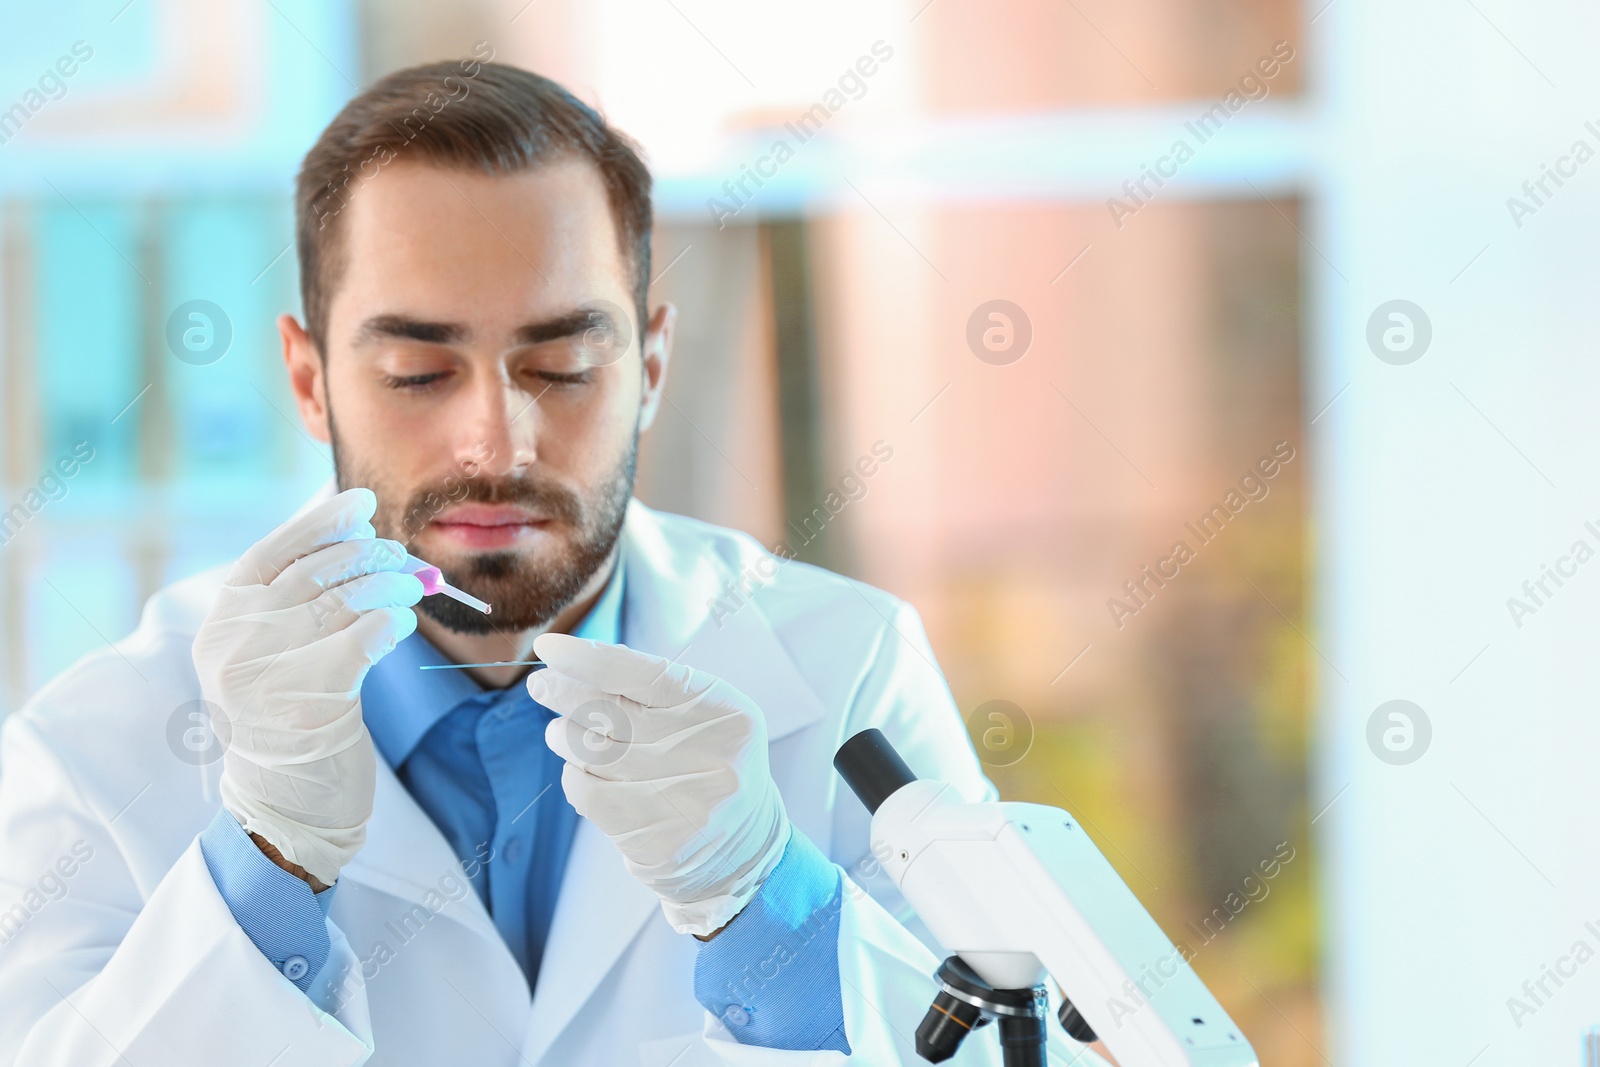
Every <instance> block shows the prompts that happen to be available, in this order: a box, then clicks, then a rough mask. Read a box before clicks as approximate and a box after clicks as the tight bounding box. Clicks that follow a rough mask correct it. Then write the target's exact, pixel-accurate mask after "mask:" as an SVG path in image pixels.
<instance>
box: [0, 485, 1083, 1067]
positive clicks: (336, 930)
mask: <svg viewBox="0 0 1600 1067" xmlns="http://www.w3.org/2000/svg"><path fill="white" fill-rule="evenodd" d="M623 545H624V548H623V551H624V553H625V556H626V565H627V582H626V591H625V592H626V596H625V603H624V608H623V610H624V627H625V634H626V635H627V637H628V640H629V643H630V644H631V645H632V646H633V647H635V648H638V649H641V650H643V651H645V652H650V653H654V654H656V655H660V656H667V657H678V658H680V659H682V660H683V661H685V662H687V663H689V664H691V665H693V666H695V667H698V668H700V669H701V670H704V671H709V672H710V673H712V674H715V675H719V676H721V677H723V678H725V679H727V680H728V681H729V682H731V683H733V685H735V686H736V687H738V688H739V689H740V690H742V691H743V692H745V693H747V694H748V695H749V696H751V697H752V698H754V700H755V701H756V703H757V704H758V705H759V706H760V707H761V709H762V711H763V712H764V713H765V715H766V718H767V730H768V734H769V735H770V738H771V767H772V773H773V776H774V778H775V779H776V780H777V783H778V786H779V788H780V789H781V791H782V793H783V798H784V801H785V803H786V805H787V807H788V812H789V816H790V818H791V819H792V820H793V821H794V823H795V825H796V826H798V827H799V828H800V829H801V830H802V831H804V832H805V833H806V835H807V836H809V837H810V839H811V840H812V841H814V842H815V843H816V844H817V846H818V847H819V848H821V849H822V850H823V852H824V853H826V854H827V855H828V856H829V858H830V859H832V860H833V861H834V862H835V863H837V864H839V865H840V866H841V867H842V868H844V869H845V871H846V872H848V873H849V874H851V875H853V876H854V878H855V881H854V882H852V881H850V880H847V881H846V883H845V885H846V894H845V904H844V908H843V911H842V913H841V934H840V945H839V962H840V971H841V976H842V979H843V991H844V1006H845V1024H846V1033H847V1034H848V1037H849V1041H850V1043H851V1045H852V1048H853V1054H852V1055H851V1056H850V1057H845V1056H844V1055H842V1054H840V1053H837V1052H785V1051H779V1050H773V1049H763V1048H758V1047H753V1046H744V1045H740V1044H738V1043H737V1042H735V1041H734V1040H733V1039H732V1038H731V1037H730V1036H729V1035H728V1032H727V1031H726V1030H725V1029H724V1028H723V1027H722V1026H721V1024H720V1022H719V1021H718V1020H717V1019H716V1018H715V1017H714V1016H712V1015H710V1014H709V1013H707V1012H706V1011H705V1010H704V1009H703V1008H702V1007H701V1006H700V1004H699V1003H698V1002H697V1001H696V1000H695V999H694V993H693V968H694V960H695V954H696V950H697V948H698V946H699V943H698V942H696V941H695V940H694V939H693V938H692V937H689V936H688V935H684V934H678V933H676V932H674V931H673V930H672V928H671V927H670V926H669V925H668V924H667V922H666V920H665V918H664V916H663V915H662V912H661V909H660V907H659V905H658V903H657V900H656V897H655V896H654V894H653V893H651V891H650V890H648V889H646V888H644V887H643V886H641V885H640V884H639V883H637V882H636V881H634V879H633V878H632V877H630V876H629V874H628V872H627V870H626V869H625V868H624V866H623V864H622V860H621V858H620V856H619V854H618V853H617V851H616V849H615V848H614V847H613V846H612V845H611V843H610V842H609V841H608V840H607V839H606V838H605V837H604V836H603V835H602V834H601V833H600V832H599V831H598V830H596V829H595V827H594V826H593V825H591V824H590V823H588V822H587V821H585V820H580V821H579V825H578V829H577V833H576V836H575V838H574V841H573V845H572V853H571V858H570V861H569V863H568V866H567V869H566V873H565V876H564V879H563V881H562V885H561V893H560V898H559V901H558V904H557V907H556V912H555V917H554V924H553V927H552V930H551V934H550V939H549V943H548V945H547V946H546V949H545V953H544V959H543V965H542V969H541V971H540V974H539V982H538V991H537V994H536V995H534V996H532V997H530V996H529V992H528V987H527V983H526V981H525V979H524V978H523V975H522V973H521V971H520V970H519V968H518V967H517V964H516V962H515V961H514V960H513V958H512V956H511V954H510V952H509V951H508V950H507V949H506V946H505V944H504V943H503V942H502V940H501V938H500V936H499V934H498V932H497V931H496V930H495V927H494V924H493V921H492V920H491V919H490V917H489V915H488V913H487V912H486V911H485V909H484V907H483V905H482V903H481V902H480V901H479V899H478V897H477V894H476V893H474V892H473V891H471V889H470V888H466V883H465V881H464V876H463V872H462V869H461V865H460V863H459V861H458V860H457V858H456V856H455V855H454V854H453V853H452V851H451V849H450V846H449V845H448V844H447V843H446V841H445V838H444V837H443V836H442V834H441V833H440V832H439V830H438V829H437V828H436V827H435V826H434V825H433V823H432V822H431V821H430V820H429V818H428V817H427V815H426V814H424V813H423V811H422V809H421V808H419V807H418V806H417V804H416V802H415V801H414V800H413V799H412V798H411V796H410V794H408V793H407V792H406V790H405V789H404V787H402V786H401V785H400V783H399V781H398V780H397V779H396V778H395V776H394V774H393V773H392V772H391V771H390V770H389V768H388V767H387V766H386V765H385V764H384V762H383V760H382V759H381V758H380V759H379V760H378V783H377V792H376V797H375V802H374V808H373V815H372V820H371V822H370V824H369V827H368V832H367V840H366V844H365V846H364V847H363V848H362V850H361V852H360V854H359V855H358V856H357V857H356V859H355V860H354V862H352V863H351V864H350V865H349V866H347V867H346V868H345V869H344V871H343V873H342V875H341V877H340V879H339V886H338V889H337V891H336V892H335V895H334V900H333V906H332V910H331V913H330V915H329V917H328V932H329V935H330V937H331V939H332V943H333V951H332V955H331V957H330V958H329V961H328V964H327V966H326V967H324V968H323V970H322V972H321V973H320V975H319V985H318V987H317V988H315V989H313V991H312V994H311V995H309V996H308V995H307V994H305V993H302V992H301V991H300V990H299V989H297V988H296V987H295V986H294V985H293V984H291V983H290V982H289V981H288V980H287V979H286V978H284V977H283V975H281V974H280V973H279V972H278V971H277V969H275V968H274V967H273V965H272V964H271V963H269V962H268V961H267V960H266V958H265V957H264V956H262V954H261V953H260V952H259V951H257V949H256V948H255V946H254V945H253V944H252V943H251V942H250V940H249V939H248V938H247V937H246V936H245V934H244V932H243V930H241V929H240V927H239V926H238V924H237V923H236V922H235V921H234V919H233V916H232V914H231V913H230V912H229V910H228V906H227V904H226V903H225V902H224V901H223V899H222V897H221V896H220V895H219V893H218V891H217V888H216V885H215V884H214V883H213V882H212V880H211V877H210V874H209V873H208V872H207V869H206V865H205V862H204V859H203V858H202V856H201V853H200V849H199V845H198V843H197V841H196V836H197V835H198V834H199V832H200V830H201V829H202V828H204V827H205V825H206V824H207V822H208V821H209V820H210V819H211V817H212V815H213V814H214V813H215V812H216V810H217V808H218V806H219V802H218V792H217V779H218V776H219V775H220V773H221V767H222V763H221V761H220V760H216V761H214V762H211V763H209V765H206V766H201V767H197V766H195V765H194V764H193V762H184V761H183V760H182V759H180V758H178V757H177V756H175V755H174V747H173V742H172V741H171V740H170V738H171V737H172V736H173V733H172V728H171V724H172V722H173V721H174V719H175V718H176V719H178V720H179V727H178V729H179V730H180V731H181V728H182V726H184V725H187V719H186V718H185V717H184V716H185V712H184V710H183V709H184V705H186V704H188V703H189V702H191V701H195V700H198V699H199V697H200V693H199V687H198V683H197V682H196V678H195V671H194V667H193V664H192V662H191V658H190V647H191V642H192V639H193V636H194V633H195V630H196V628H197V626H198V625H199V623H200V621H201V620H202V619H203V617H204V616H205V614H206V611H207V609H208V606H209V604H210V602H211V599H212V596H213V593H214V590H215V589H216V587H217V584H218V582H219V581H220V579H221V575H222V573H223V571H224V569H218V570H213V571H210V572H207V573H205V574H201V575H198V576H196V577H194V578H190V579H186V580H184V581H181V582H178V583H176V584H174V585H172V586H170V587H168V588H166V589H164V590H162V591H161V592H159V593H158V594H156V595H155V596H154V597H152V598H151V600H150V602H149V604H148V605H147V606H146V608H145V611H144V614H143V617H142V619H141V620H140V623H139V626H138V628H137V629H136V630H135V631H134V633H133V634H132V635H131V636H129V637H127V638H126V639H124V640H122V641H119V642H117V644H116V645H115V647H113V648H106V649H102V650H100V651H97V652H94V653H92V654H90V655H88V656H86V657H85V658H84V659H83V660H81V661H80V662H78V663H77V664H76V665H75V666H73V667H72V668H71V669H69V670H68V671H67V672H66V673H65V674H63V675H62V676H61V677H59V678H57V679H56V680H55V681H53V682H51V683H50V684H49V685H48V686H46V687H45V688H44V689H43V690H42V691H40V692H39V694H38V695H37V696H36V697H34V699H33V700H32V701H31V702H30V703H29V704H28V705H27V706H26V707H25V708H23V709H22V710H21V711H19V712H17V713H16V714H15V715H12V716H11V717H10V718H9V719H8V720H7V721H6V722H5V724H4V730H3V740H0V942H3V943H0V1067H11V1065H16V1067H44V1065H62V1067H67V1065H70V1067H97V1065H105V1067H112V1065H113V1064H120V1065H123V1067H130V1065H131V1067H145V1065H152V1067H154V1065H159V1067H183V1065H189V1064H194V1065H202V1064H203V1065H227V1067H239V1065H245V1064H259V1065H267V1064H271V1065H273V1067H290V1065H296V1067H299V1065H309V1067H344V1065H354V1064H370V1065H372V1067H379V1065H385V1067H391V1065H392V1067H402V1065H405V1067H410V1065H416V1067H423V1065H428V1067H435V1065H453V1064H470V1065H473V1067H496V1065H505V1067H511V1065H513V1064H524V1065H528V1067H546V1065H550V1067H557V1065H559V1067H586V1065H593V1067H618V1065H629V1067H631V1065H634V1064H638V1065H660V1067H667V1065H669V1064H670V1065H672V1067H693V1065H695V1064H746V1065H750V1067H767V1065H770V1067H785V1065H796V1064H815V1065H824V1064H837V1063H843V1062H846V1061H847V1060H848V1061H849V1062H854V1063H863V1064H873V1065H885V1064H895V1063H907V1064H910V1063H920V1062H922V1061H921V1060H920V1059H918V1058H917V1057H916V1055H915V1052H914V1049H913V1047H912V1043H911V1041H912V1035H913V1033H914V1031H915V1029H916V1026H917V1023H918V1022H919V1021H920V1019H921V1017H922V1015H923V1012H924V1011H925V1010H926V1008H927V1006H928V1003H929V1001H930V999H931V998H932V996H933V993H934V984H933V980H932V978H931V977H930V975H931V972H932V971H933V969H934V967H935V966H936V965H937V958H936V957H935V956H934V955H933V953H932V952H930V951H929V949H928V948H927V947H926V946H925V945H924V944H923V943H922V941H920V940H919V939H918V938H917V937H915V936H913V935H912V933H911V932H910V931H909V930H908V927H907V926H906V925H902V924H901V922H899V921H897V920H896V919H895V918H893V917H891V913H890V911H888V910H886V907H885V904H886V905H887V906H888V907H890V908H903V901H901V900H900V898H899V897H898V894H897V893H896V892H895V891H894V889H893V887H892V885H891V884H889V883H888V882H887V879H886V878H885V877H884V876H883V875H882V874H881V873H877V874H876V876H875V877H869V875H872V873H873V872H872V868H871V861H870V858H869V850H868V841H867V827H868V818H867V815H866V812H865V810H864V809H863V808H862V806H861V804H860V803H859V802H858V801H857V800H856V798H855V797H854V796H853V795H851V794H850V793H849V791H848V790H847V789H845V788H844V787H843V785H842V783H841V781H840V780H839V778H838V776H837V775H836V774H835V773H834V771H833V769H832V763H831V759H832V756H833V753H834V751H835V749H837V747H838V746H839V744H840V743H841V742H842V741H844V740H845V738H847V737H848V736H850V735H851V734H853V733H855V732H856V731H858V730H861V729H864V728H865V727H868V726H876V727H879V728H881V729H882V730H883V731H884V732H885V733H886V734H888V735H889V737H890V738H891V739H892V740H893V741H894V742H895V744H896V745H897V746H898V747H899V748H900V751H901V752H902V753H903V754H904V756H905V757H906V760H907V762H908V763H909V764H910V765H911V767H912V768H914V769H915V770H916V771H917V772H918V773H919V774H920V775H922V776H924V777H929V778H935V777H936V778H942V779H944V780H947V781H950V782H952V783H954V784H956V785H957V786H958V787H959V788H960V789H961V791H962V792H963V793H964V794H965V795H967V796H969V797H971V798H974V799H976V798H982V797H992V796H993V787H992V786H991V785H990V783H989V782H988V781H987V779H985V778H984V776H983V774H982V772H981V770H980V767H979V764H978V762H977V760H976V759H975V758H974V756H973V752H972V748H971V746H970V744H969V742H968V740H967V737H966V734H965V731H964V730H963V727H962V723H961V719H960V716H959V714H958V713H957V710H956V707H955V705H954V702H953V701H952V699H951V695H950V692H949V689H948V688H947V686H946V684H945V682H944V680H943V678H942V677H941V675H940V674H939V673H938V671H937V669H936V667H935V666H934V659H933V652H932V650H931V649H930V648H929V645H928V641H927V638H926V636H925V634H924V631H923V628H922V624H921V621H920V620H919V619H918V617H917V614H916V612H915V611H914V610H913V609H912V608H911V607H909V606H908V605H906V604H905V603H903V602H902V601H900V600H897V599H896V598H894V597H892V596H890V595H888V594H886V593H884V592H882V591H880V590H877V589H873V588H871V587H870V586H866V585H862V584H860V583H858V582H853V581H848V580H846V579H844V578H841V577H840V576H838V575H835V574H832V573H829V572H827V571H823V570H820V569H818V568H814V567H809V566H806V565H804V564H801V563H795V562H789V563H783V564H782V565H781V567H779V568H778V570H777V573H776V575H775V576H773V577H772V578H771V579H770V581H766V582H765V584H763V579H762V577H761V575H762V574H763V572H767V573H770V572H771V570H772V568H771V566H770V565H769V564H767V563H764V562H763V558H764V557H766V554H765V553H764V551H763V550H762V548H761V547H760V546H759V545H758V544H757V543H756V542H755V541H754V540H753V539H751V538H749V537H748V536H745V535H743V534H739V533H736V532H733V531H730V530H725V529H721V528H719V527H715V526H711V525H708V524H705V523H701V522H697V521H694V520H691V519H687V518H683V517H681V516H674V515H668V514H663V513H660V512H656V511H653V510H651V509H649V508H646V507H645V506H643V505H642V504H640V503H639V502H638V501H637V500H634V501H632V502H631V503H630V505H629V510H628V515H627V520H626V523H625V526H624V533H623ZM766 558H767V559H770V557H766ZM758 565H759V566H758ZM741 575H743V576H745V577H744V579H743V581H744V585H745V588H746V589H747V590H756V591H755V593H754V596H753V597H752V598H750V600H749V602H748V603H744V604H743V605H742V606H736V604H737V601H734V600H730V599H729V596H730V593H731V592H733V591H735V590H737V589H738V588H739V584H740V581H741ZM719 600H720V601H721V607H720V608H718V607H715V606H714V604H715V603H716V602H717V601H719ZM730 609H732V610H731V611H730ZM179 750H182V749H181V746H179ZM86 855H87V858H85V856H86ZM864 860H865V861H866V863H865V865H863V861H864ZM68 871H70V874H69V873H67V872H68ZM858 883H859V884H863V885H867V886H868V887H869V888H870V893H869V892H867V891H863V890H861V889H858V888H857V887H856V886H857V884H858ZM880 900H881V901H882V902H883V903H880ZM13 901H16V902H18V904H17V906H16V907H13V906H12V902H13ZM19 908H20V911H19ZM6 909H9V911H8V910H6ZM752 962H753V963H756V964H757V965H758V966H759V965H760V961H752ZM768 966H770V965H768ZM341 979H342V983H341V984H339V988H338V989H335V988H332V985H333V984H334V983H339V982H340V980H341ZM1051 1029H1052V1030H1053V1031H1054V1034H1053V1035H1052V1038H1051V1041H1052V1050H1053V1062H1055V1060H1054V1054H1055V1053H1059V1055H1060V1062H1063V1063H1066V1062H1074V1061H1075V1062H1084V1063H1086V1062H1093V1063H1098V1062H1099V1061H1098V1060H1097V1059H1095V1058H1094V1057H1092V1056H1090V1055H1087V1054H1084V1055H1082V1058H1081V1059H1078V1058H1077V1057H1078V1056H1079V1055H1080V1051H1079V1048H1078V1046H1077V1045H1076V1044H1074V1043H1073V1042H1071V1041H1070V1040H1069V1039H1067V1038H1065V1037H1064V1036H1063V1035H1062V1034H1061V1032H1060V1028H1059V1027H1058V1026H1055V1025H1054V1024H1053V1023H1052V1025H1051ZM953 1062H956V1063H974V1064H976V1063H984V1064H998V1063H999V1057H998V1053H997V1052H996V1049H995V1038H994V1030H993V1028H992V1027H987V1028H985V1029H984V1030H982V1031H979V1032H978V1034H976V1035H974V1037H973V1038H971V1039H969V1040H968V1041H967V1042H966V1045H965V1046H964V1047H963V1049H962V1052H961V1054H960V1055H959V1056H958V1057H957V1058H956V1060H955V1061H953Z"/></svg>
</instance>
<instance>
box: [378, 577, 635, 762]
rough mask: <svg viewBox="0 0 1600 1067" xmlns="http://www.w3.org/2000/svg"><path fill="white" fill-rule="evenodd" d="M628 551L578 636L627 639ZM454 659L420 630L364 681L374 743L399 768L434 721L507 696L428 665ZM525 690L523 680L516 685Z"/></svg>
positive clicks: (608, 640)
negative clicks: (625, 583)
mask: <svg viewBox="0 0 1600 1067" xmlns="http://www.w3.org/2000/svg"><path fill="white" fill-rule="evenodd" d="M622 585H623V566H622V553H620V552H619V553H618V554H617V562H616V566H615V567H613V568H612V571H611V577H610V579H608V580H607V582H606V585H605V588H604V589H602V590H601V591H600V597H599V599H597V600H596V601H595V602H594V606H593V607H592V608H590V609H589V613H588V614H587V615H585V616H584V617H583V620H582V621H581V622H579V623H578V625H577V626H576V627H575V628H574V629H573V631H572V632H573V635H574V636H576V637H586V638H589V639H590V640H594V641H603V642H605V643H606V644H612V645H615V644H621V643H622ZM449 662H450V659H449V658H448V657H447V656H445V654H444V653H443V652H440V651H439V650H438V648H436V647H434V644H433V642H432V641H429V640H428V639H427V638H426V637H424V636H422V634H421V633H420V632H418V633H414V634H412V635H411V636H410V637H408V638H406V639H405V640H404V641H401V642H400V643H399V644H398V645H396V646H395V649H394V651H393V652H391V653H389V654H388V655H387V656H385V657H384V658H383V659H381V660H379V661H378V662H377V663H376V664H375V665H374V666H373V667H372V669H371V670H369V671H368V672H367V677H366V680H365V681H364V682H362V684H361V712H362V718H363V719H365V720H366V724H367V730H368V732H369V733H371V734H372V743H373V744H374V745H375V746H377V749H378V751H379V752H380V753H381V754H382V755H383V758H384V760H385V761H386V762H387V763H388V764H389V766H390V767H391V768H394V769H398V768H399V766H400V765H401V764H402V763H404V762H405V761H406V758H407V757H409V756H410V755H411V752H412V750H413V749H415V748H416V747H417V743H418V742H419V741H421V740H422V738H423V736H424V735H426V734H427V732H428V731H429V730H431V729H433V724H434V723H436V722H438V721H439V720H440V719H442V718H444V717H445V715H446V714H448V713H449V712H450V710H451V709H452V708H455V707H457V706H458V705H460V704H461V703H463V702H464V701H468V700H472V699H474V698H481V697H484V696H485V695H486V694H487V695H488V696H489V697H490V698H491V699H493V698H497V697H499V696H501V695H502V694H503V693H504V692H505V690H495V689H490V690H486V689H484V687H483V686H481V685H479V684H478V683H477V682H476V681H474V680H473V679H472V678H471V676H469V675H468V674H467V672H466V671H425V670H422V669H421V668H422V667H425V666H432V665H435V664H444V663H449ZM512 688H513V689H515V690H519V691H520V690H522V688H523V686H522V683H521V682H518V683H516V685H515V686H513V687H512Z"/></svg>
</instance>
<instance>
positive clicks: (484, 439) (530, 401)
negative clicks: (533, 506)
mask: <svg viewBox="0 0 1600 1067" xmlns="http://www.w3.org/2000/svg"><path fill="white" fill-rule="evenodd" d="M458 417H459V418H460V419H461V425H460V427H459V429H460V432H459V433H458V434H457V435H456V446H455V452H456V462H457V463H458V464H461V465H462V466H465V467H467V469H468V470H471V469H473V467H476V468H477V469H478V470H479V471H481V473H483V474H485V475H488V476H490V477H500V478H503V477H517V476H519V475H521V474H522V473H524V472H525V471H526V470H527V469H528V468H529V467H531V466H532V465H533V463H534V461H535V460H536V459H537V458H538V450H537V447H536V442H537V440H538V422H539V405H538V404H537V403H535V402H534V398H533V397H532V396H530V395H529V394H528V393H527V391H526V390H523V389H519V388H518V387H517V386H516V384H515V383H514V382H512V381H511V380H510V379H509V378H508V377H506V376H503V375H492V374H486V375H483V376H482V378H481V380H480V381H478V382H477V383H475V387H474V388H473V389H472V390H471V392H470V399H469V402H468V406H467V409H466V410H465V411H462V412H460V413H459V415H458Z"/></svg>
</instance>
